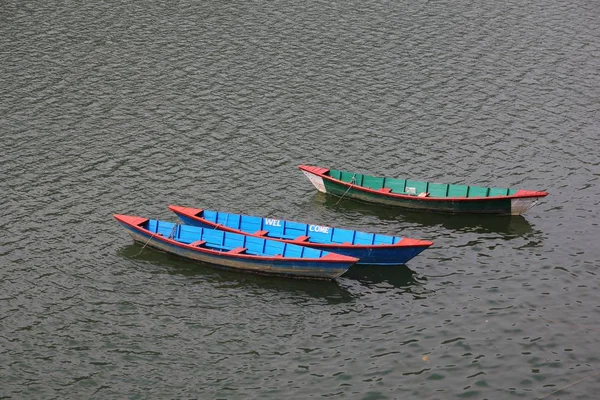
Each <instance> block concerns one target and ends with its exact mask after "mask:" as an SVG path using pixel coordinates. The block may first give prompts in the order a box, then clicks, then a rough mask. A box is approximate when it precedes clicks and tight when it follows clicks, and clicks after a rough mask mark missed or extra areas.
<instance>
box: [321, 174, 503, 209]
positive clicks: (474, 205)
mask: <svg viewBox="0 0 600 400" xmlns="http://www.w3.org/2000/svg"><path fill="white" fill-rule="evenodd" d="M324 183H325V190H326V193H328V194H331V195H333V196H338V197H342V196H343V197H344V198H346V199H354V200H359V201H364V202H368V203H375V204H384V205H387V206H396V207H404V208H410V209H414V210H423V211H438V212H448V213H484V214H511V200H510V199H498V200H481V201H474V200H472V201H460V200H456V201H452V200H433V199H432V200H427V201H424V200H422V199H419V198H417V197H414V198H408V199H407V198H397V197H390V196H384V195H381V194H376V193H371V192H366V191H363V190H359V189H353V188H350V189H348V187H347V186H345V185H340V184H336V183H334V182H331V181H327V180H325V181H324Z"/></svg>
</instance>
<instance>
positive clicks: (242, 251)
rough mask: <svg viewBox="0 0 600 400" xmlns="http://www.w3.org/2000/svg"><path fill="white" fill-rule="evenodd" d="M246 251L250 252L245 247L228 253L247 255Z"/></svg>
mask: <svg viewBox="0 0 600 400" xmlns="http://www.w3.org/2000/svg"><path fill="white" fill-rule="evenodd" d="M246 250H248V249H247V248H245V247H236V248H235V249H231V250H229V251H228V252H227V253H229V254H241V253H245V252H246Z"/></svg>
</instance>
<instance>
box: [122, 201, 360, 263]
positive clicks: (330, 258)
mask: <svg viewBox="0 0 600 400" xmlns="http://www.w3.org/2000/svg"><path fill="white" fill-rule="evenodd" d="M174 207H176V206H174ZM176 208H179V209H182V208H186V207H176ZM191 210H194V209H191ZM113 217H114V218H115V219H116V220H117V221H119V222H121V223H123V224H124V225H127V226H129V227H131V228H133V229H135V230H137V231H139V232H142V233H144V234H146V235H150V238H148V241H150V240H151V239H153V238H155V239H158V240H160V241H162V242H165V243H168V244H171V245H173V246H176V247H180V248H187V249H190V250H194V251H197V252H199V253H209V254H213V255H221V256H224V257H239V258H250V259H258V260H263V261H272V260H275V259H277V258H279V259H282V258H284V259H285V260H289V261H303V262H310V261H311V260H312V261H315V260H318V261H323V262H327V263H329V262H332V263H334V262H354V263H356V262H358V261H359V259H358V258H356V257H350V256H345V255H342V254H337V253H327V254H325V255H324V256H322V257H320V258H300V257H294V258H292V257H283V256H282V255H279V257H277V256H272V257H264V256H256V255H253V254H245V253H239V252H233V253H229V252H227V251H218V250H213V249H210V248H208V247H202V248H200V247H196V245H194V243H198V242H201V241H197V242H192V243H190V244H186V243H181V242H178V241H176V240H173V239H169V238H166V237H164V236H162V235H161V234H157V233H155V232H151V231H150V230H148V229H146V228H142V226H141V225H142V224H144V223H145V222H146V221H149V218H143V217H135V216H131V215H123V214H114V215H113ZM196 218H198V217H196ZM229 231H230V232H235V230H229ZM269 240H277V239H273V238H269ZM236 249H237V248H236ZM236 249H233V250H236ZM233 250H230V251H233Z"/></svg>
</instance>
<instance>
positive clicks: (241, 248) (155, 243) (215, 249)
mask: <svg viewBox="0 0 600 400" xmlns="http://www.w3.org/2000/svg"><path fill="white" fill-rule="evenodd" d="M114 217H115V219H116V220H117V221H118V222H119V223H120V224H121V225H122V226H123V227H124V228H125V229H127V231H128V233H129V235H131V237H132V238H133V240H134V241H136V242H139V243H142V244H144V246H146V245H148V246H151V247H154V248H156V249H158V250H162V251H164V252H166V253H171V254H175V255H178V256H181V257H185V258H187V259H190V260H195V261H202V262H205V263H208V264H212V265H215V266H218V267H221V268H227V269H237V270H242V271H247V272H253V273H259V274H268V275H281V276H289V277H295V278H311V279H335V278H337V277H339V276H340V275H342V274H343V273H344V272H346V271H347V270H348V268H350V266H352V265H353V264H355V263H356V262H357V261H358V259H357V258H354V257H349V256H345V255H341V254H335V253H331V252H327V251H323V250H318V249H312V248H309V247H304V246H299V245H296V244H288V243H283V242H280V241H276V240H269V239H267V238H262V237H252V236H247V235H240V234H236V233H230V232H225V231H221V230H215V229H205V228H201V227H197V226H189V225H180V224H175V223H172V222H167V221H159V220H155V219H148V218H142V217H134V216H130V215H120V214H115V215H114Z"/></svg>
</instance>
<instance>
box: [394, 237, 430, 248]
mask: <svg viewBox="0 0 600 400" xmlns="http://www.w3.org/2000/svg"><path fill="white" fill-rule="evenodd" d="M397 245H398V246H414V247H430V246H433V242H432V241H431V240H421V239H411V238H403V239H402V240H401V241H399V242H398V244H397Z"/></svg>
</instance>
